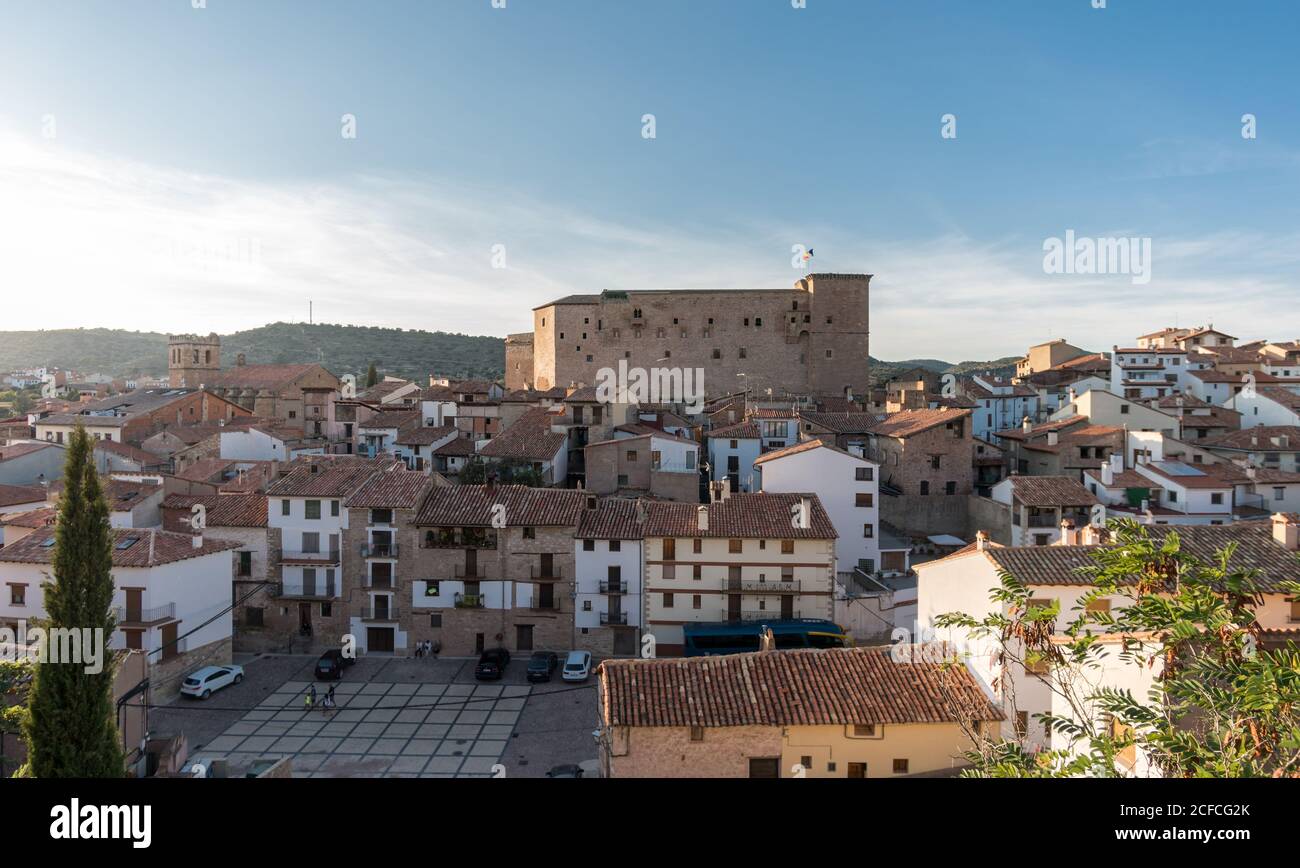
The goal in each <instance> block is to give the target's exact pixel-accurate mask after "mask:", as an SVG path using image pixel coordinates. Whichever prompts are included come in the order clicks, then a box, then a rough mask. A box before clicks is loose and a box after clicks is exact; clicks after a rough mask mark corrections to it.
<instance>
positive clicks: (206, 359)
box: [203, 350, 212, 365]
mask: <svg viewBox="0 0 1300 868" xmlns="http://www.w3.org/2000/svg"><path fill="white" fill-rule="evenodd" d="M203 363H204V364H205V365H210V364H212V350H204V352H203Z"/></svg>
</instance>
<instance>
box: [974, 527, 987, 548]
mask: <svg viewBox="0 0 1300 868" xmlns="http://www.w3.org/2000/svg"><path fill="white" fill-rule="evenodd" d="M988 547H989V535H988V531H983V530H980V531H976V532H975V549H976V551H981V552H982V551H985V550H987V549H988Z"/></svg>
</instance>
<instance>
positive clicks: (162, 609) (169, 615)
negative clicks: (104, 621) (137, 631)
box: [113, 603, 176, 626]
mask: <svg viewBox="0 0 1300 868" xmlns="http://www.w3.org/2000/svg"><path fill="white" fill-rule="evenodd" d="M113 617H114V618H115V619H116V620H117V623H118V626H121V625H123V624H156V623H158V622H159V621H171V620H174V619H175V618H176V604H175V603H168V604H167V605H165V606H157V607H155V608H152V609H129V608H127V607H125V606H118V607H116V608H114V609H113Z"/></svg>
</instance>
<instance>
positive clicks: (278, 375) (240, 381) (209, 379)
mask: <svg viewBox="0 0 1300 868" xmlns="http://www.w3.org/2000/svg"><path fill="white" fill-rule="evenodd" d="M319 367H320V365H237V366H235V367H233V368H229V369H227V370H224V371H216V372H213V373H211V374H206V375H205V376H204V380H205V382H204V383H203V385H204V386H206V387H207V388H209V389H215V388H217V387H221V388H226V389H258V390H261V389H269V390H270V391H273V392H274V391H276V390H279V389H283V388H286V387H288V386H290V385H292V384H293V382H294V381H295V380H297V379H299V378H301V377H303V376H305V375H307V374H309V373H311V372H312V371H314V370H316V369H317V368H319ZM331 376H332V375H331Z"/></svg>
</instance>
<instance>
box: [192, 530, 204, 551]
mask: <svg viewBox="0 0 1300 868" xmlns="http://www.w3.org/2000/svg"><path fill="white" fill-rule="evenodd" d="M190 544H191V545H193V546H194V548H196V549H201V548H203V534H201V533H196V534H195V535H194V536H193V537H191V538H190Z"/></svg>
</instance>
